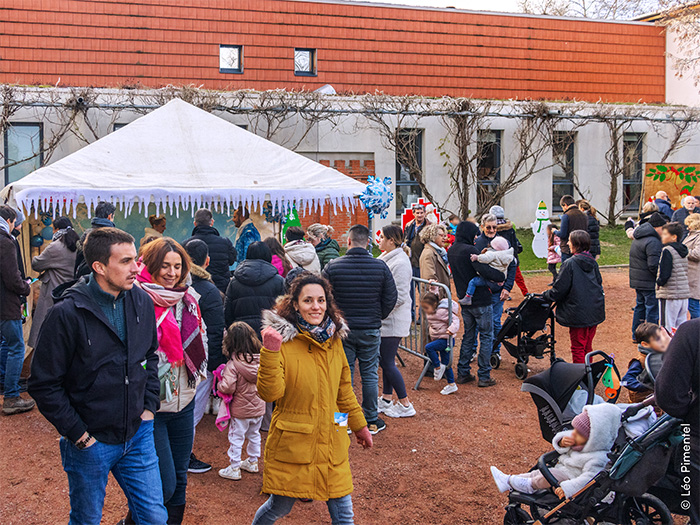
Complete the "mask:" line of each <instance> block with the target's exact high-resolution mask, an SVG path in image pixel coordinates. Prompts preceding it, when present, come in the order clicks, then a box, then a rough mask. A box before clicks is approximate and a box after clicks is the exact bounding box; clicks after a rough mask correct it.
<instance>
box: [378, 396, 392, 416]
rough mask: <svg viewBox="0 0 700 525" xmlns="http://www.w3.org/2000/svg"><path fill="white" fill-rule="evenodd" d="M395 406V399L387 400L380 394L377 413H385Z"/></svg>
mask: <svg viewBox="0 0 700 525" xmlns="http://www.w3.org/2000/svg"><path fill="white" fill-rule="evenodd" d="M393 406H394V402H393V401H387V400H386V399H384V396H379V399H377V413H379V414H385V413H386V411H387V410H389V409H390V408H391V407H393Z"/></svg>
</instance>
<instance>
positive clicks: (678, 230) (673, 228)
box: [662, 222, 683, 241]
mask: <svg viewBox="0 0 700 525" xmlns="http://www.w3.org/2000/svg"><path fill="white" fill-rule="evenodd" d="M662 229H664V230H666V231H667V232H668V233H669V234H670V235H675V236H676V241H680V240H681V239H682V238H683V226H681V225H680V223H679V222H669V223H668V224H664V225H663V227H662Z"/></svg>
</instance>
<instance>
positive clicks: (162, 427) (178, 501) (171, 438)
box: [154, 400, 194, 506]
mask: <svg viewBox="0 0 700 525" xmlns="http://www.w3.org/2000/svg"><path fill="white" fill-rule="evenodd" d="M154 436H155V442H156V452H157V454H158V466H159V467H160V478H161V481H162V483H163V502H164V503H165V504H166V505H168V506H178V505H184V504H185V503H186V501H187V500H186V492H187V468H188V467H189V466H190V454H191V453H192V441H194V400H192V401H191V402H190V404H189V405H187V406H186V407H185V408H184V409H182V410H180V412H158V413H156V420H155V431H154Z"/></svg>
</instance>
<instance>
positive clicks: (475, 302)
mask: <svg viewBox="0 0 700 525" xmlns="http://www.w3.org/2000/svg"><path fill="white" fill-rule="evenodd" d="M478 234H479V228H478V227H477V226H476V224H472V223H471V222H467V221H464V222H460V223H459V224H458V225H457V231H456V232H455V242H454V243H453V244H452V246H451V247H450V249H449V250H448V251H447V260H448V261H450V268H451V269H452V278H453V279H454V282H455V290H456V291H457V297H464V294H466V293H467V286H468V285H469V281H471V280H472V279H473V278H474V277H476V276H477V275H481V276H482V277H483V278H484V279H488V280H489V281H494V282H503V281H505V279H506V276H505V275H504V274H502V273H501V272H499V271H498V270H494V269H493V268H491V267H490V266H489V265H488V264H482V263H480V262H478V261H474V262H472V260H471V256H472V255H478V254H479V253H480V251H479V250H478V249H477V248H476V247H475V246H474V239H475V238H476V236H477V235H478ZM490 304H491V291H490V290H489V289H488V287H487V286H479V287H477V289H476V292H474V296H473V297H472V307H475V306H487V305H490ZM462 308H470V307H468V306H463V307H462Z"/></svg>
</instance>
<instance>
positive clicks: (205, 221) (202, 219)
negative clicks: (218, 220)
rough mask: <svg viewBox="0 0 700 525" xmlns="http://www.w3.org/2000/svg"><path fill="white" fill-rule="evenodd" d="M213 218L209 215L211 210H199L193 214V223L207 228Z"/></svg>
mask: <svg viewBox="0 0 700 525" xmlns="http://www.w3.org/2000/svg"><path fill="white" fill-rule="evenodd" d="M213 218H214V216H213V215H212V214H211V210H209V209H207V208H199V209H198V210H197V211H196V212H195V213H194V223H195V224H196V225H197V226H209V225H210V224H211V220H212V219H213Z"/></svg>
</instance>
